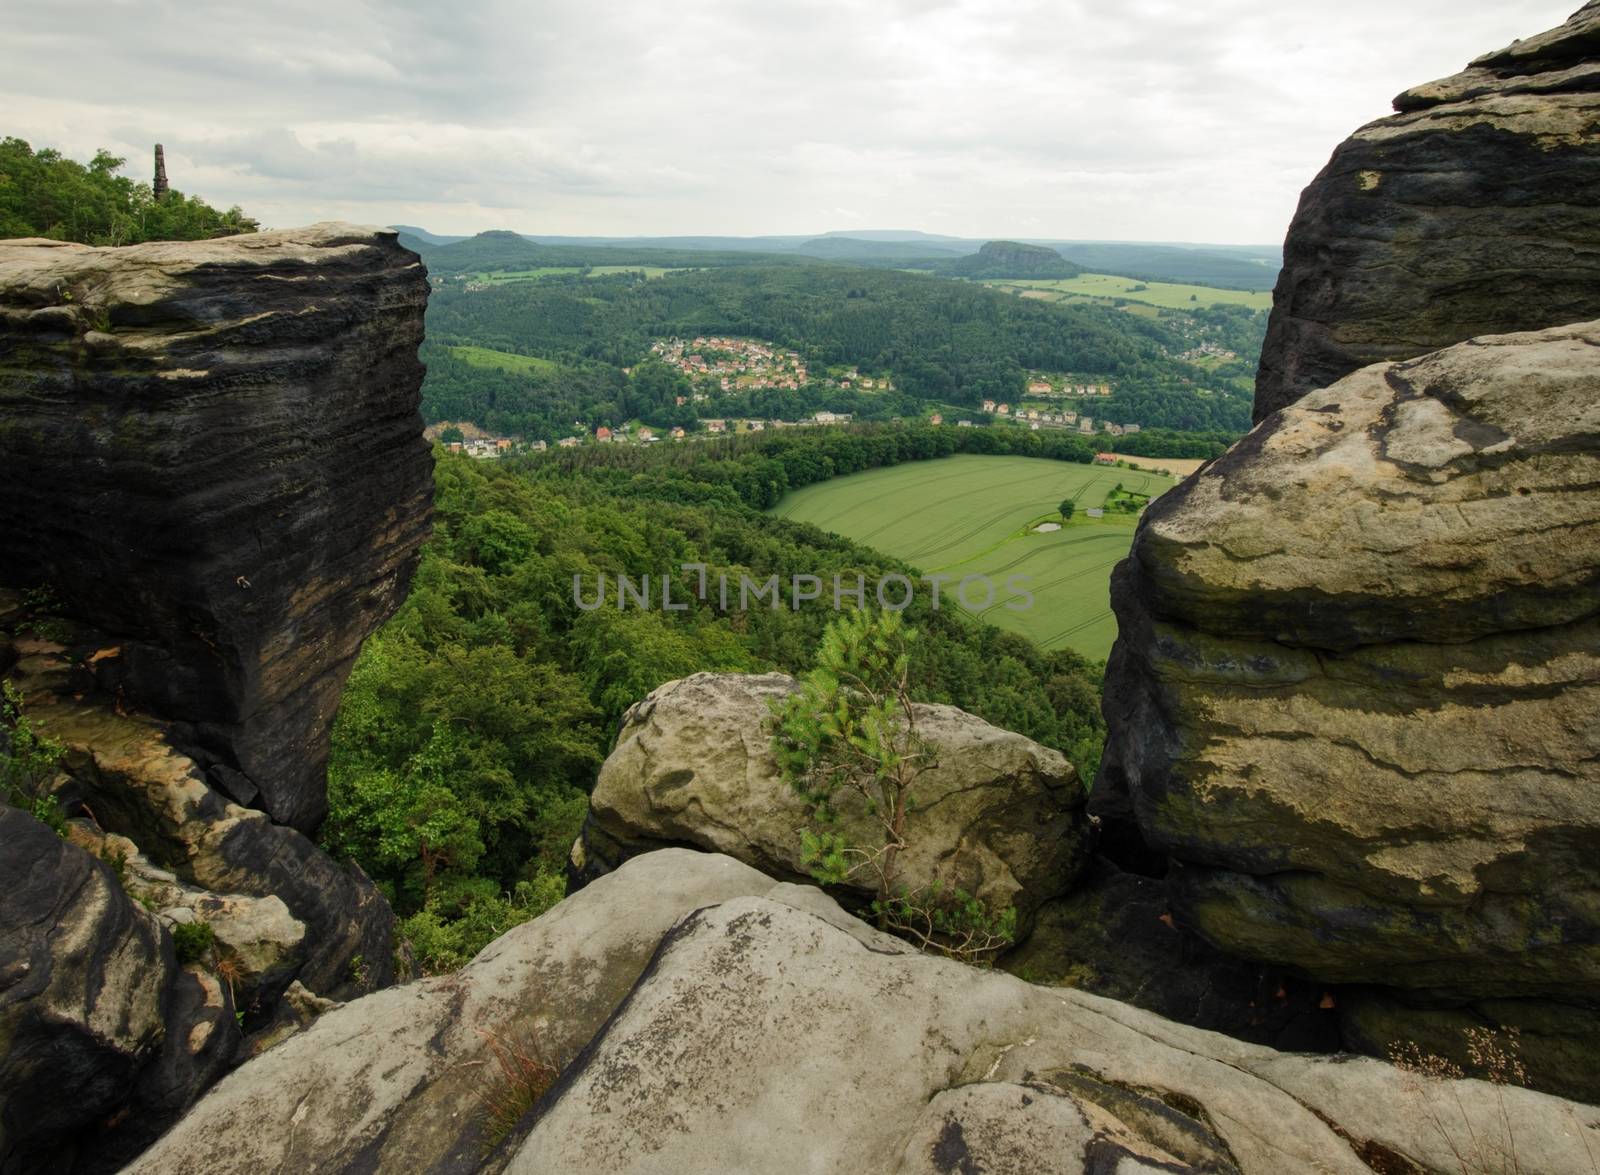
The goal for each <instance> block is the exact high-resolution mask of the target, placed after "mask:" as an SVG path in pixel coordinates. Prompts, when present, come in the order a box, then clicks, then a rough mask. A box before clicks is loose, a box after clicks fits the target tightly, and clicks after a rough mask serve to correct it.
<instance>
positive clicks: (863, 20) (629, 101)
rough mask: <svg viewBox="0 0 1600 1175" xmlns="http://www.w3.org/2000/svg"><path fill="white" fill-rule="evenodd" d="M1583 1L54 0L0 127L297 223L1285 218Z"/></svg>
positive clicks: (1165, 236) (1037, 227)
mask: <svg viewBox="0 0 1600 1175" xmlns="http://www.w3.org/2000/svg"><path fill="white" fill-rule="evenodd" d="M1578 6H1579V0H1560V2H1552V0H1297V2H1295V3H1284V2H1283V0H1202V2H1195V0H1182V2H1177V0H1049V2H1031V0H971V2H967V0H957V2H951V3H945V2H942V0H523V2H517V0H459V2H455V3H449V2H443V0H398V2H396V0H256V3H254V4H244V5H241V4H238V3H235V2H230V3H228V4H217V3H212V2H210V0H182V2H181V3H180V2H165V0H92V2H89V0H36V2H34V3H18V4H14V5H11V6H10V8H9V10H8V12H7V16H6V20H5V24H6V31H5V35H4V37H3V38H0V110H3V112H4V115H3V118H0V133H5V134H12V135H17V136H20V137H22V138H25V139H27V140H29V141H30V142H32V143H33V144H34V145H35V146H36V147H40V146H55V147H58V148H60V149H62V150H64V151H66V152H68V153H70V154H72V155H74V156H77V157H79V158H87V157H88V156H89V155H90V154H92V152H93V151H94V149H95V148H96V147H102V146H103V147H106V148H109V149H110V150H112V151H114V152H116V153H118V154H122V155H126V156H128V157H129V159H130V168H129V170H130V172H132V173H137V174H139V175H141V176H143V175H144V174H145V173H146V172H147V169H148V152H149V149H150V145H151V144H152V143H154V142H156V141H158V140H159V141H161V142H162V143H164V144H165V145H166V153H167V166H168V170H169V172H170V173H171V176H172V182H173V185H174V186H175V187H178V188H181V189H182V190H184V191H187V192H192V193H195V194H198V195H201V196H204V197H205V198H206V199H207V200H209V201H211V202H212V203H214V204H218V205H227V204H233V203H238V204H240V205H242V206H243V207H244V208H245V209H246V210H247V211H248V212H250V213H252V214H254V215H255V216H257V217H259V218H260V219H261V220H262V221H263V222H264V223H265V224H268V225H271V226H275V227H283V226H288V225H293V224H299V223H304V222H308V221H313V220H325V219H330V218H335V217H337V218H343V219H348V220H357V221H365V222H373V223H406V224H416V225H421V226H423V227H425V228H428V229H431V230H433V231H435V232H446V233H468V232H476V231H479V230H482V229H485V228H511V229H517V230H519V231H522V232H531V233H566V234H595V235H611V236H621V235H638V234H668V233H708V234H721V233H729V234H755V233H768V232H771V233H813V232H822V231H826V230H830V229H844V230H848V229H852V228H856V229H881V228H919V229H923V230H926V231H929V232H938V233H951V234H955V235H960V236H978V237H989V236H1036V237H1066V238H1104V239H1122V240H1184V241H1213V242H1235V243H1276V242H1278V241H1280V240H1282V237H1283V232H1284V229H1285V228H1286V227H1287V225H1288V221H1289V217H1290V216H1291V214H1292V213H1293V211H1294V206H1295V202H1296V200H1297V198H1298V196H1299V193H1300V190H1301V188H1303V187H1304V186H1305V185H1306V183H1307V182H1308V181H1310V179H1311V178H1312V176H1313V175H1315V174H1316V172H1317V170H1318V169H1319V168H1320V167H1321V166H1322V165H1323V163H1325V162H1326V161H1327V158H1328V155H1329V153H1330V152H1331V151H1332V149H1333V147H1334V146H1335V145H1336V144H1337V143H1338V142H1339V140H1341V139H1342V138H1344V137H1345V136H1346V135H1347V134H1349V133H1350V132H1351V131H1352V130H1354V129H1355V128H1356V127H1357V126H1359V125H1361V124H1362V123H1364V122H1367V121H1369V120H1371V119H1374V118H1378V117H1381V116H1383V115H1384V114H1386V113H1388V110H1389V106H1388V103H1389V100H1390V98H1392V97H1393V96H1394V95H1395V94H1396V93H1398V92H1399V91H1400V90H1402V89H1404V88H1406V87H1407V86H1409V85H1414V84H1417V83H1419V82H1423V81H1428V80H1431V79H1433V78H1436V77H1441V76H1444V75H1446V74H1449V73H1454V72H1456V71H1457V70H1459V69H1460V68H1462V67H1463V66H1464V65H1465V64H1466V63H1467V61H1468V60H1469V59H1471V58H1472V57H1474V56H1476V55H1478V54H1479V53H1482V52H1486V51H1488V50H1491V49H1496V48H1499V47H1501V46H1503V45H1505V44H1508V43H1509V42H1510V41H1511V40H1512V39H1514V38H1516V37H1519V36H1527V35H1529V34H1532V33H1536V32H1539V31H1541V30H1543V29H1546V28H1550V27H1552V26H1554V25H1557V24H1559V23H1561V22H1562V21H1563V20H1564V19H1565V18H1566V17H1567V16H1568V15H1570V12H1571V10H1572V9H1575V8H1577V7H1578Z"/></svg>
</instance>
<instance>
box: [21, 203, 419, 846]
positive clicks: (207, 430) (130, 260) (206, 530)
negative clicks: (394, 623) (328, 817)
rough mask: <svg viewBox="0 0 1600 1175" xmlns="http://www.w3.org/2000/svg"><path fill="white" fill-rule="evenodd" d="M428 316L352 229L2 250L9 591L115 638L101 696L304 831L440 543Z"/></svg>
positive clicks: (368, 235) (381, 238) (243, 798)
mask: <svg viewBox="0 0 1600 1175" xmlns="http://www.w3.org/2000/svg"><path fill="white" fill-rule="evenodd" d="M427 293H428V283H427V278H426V275H425V273H424V271H423V269H422V266H421V264H420V263H419V262H418V261H417V258H416V255H415V254H413V253H411V252H409V251H407V250H405V249H403V248H401V247H400V246H399V244H398V243H397V242H396V234H395V233H394V232H393V231H391V230H386V229H373V228H358V227H356V226H353V225H347V224H322V225H316V226H313V227H311V228H305V229H294V230H288V231H283V232H271V233H260V234H256V235H248V236H239V237H230V238H228V239H225V240H216V241H196V242H167V243H159V244H148V245H135V246H131V247H128V248H121V249H97V248H90V247H88V246H84V245H70V244H64V243H62V242H59V241H39V240H28V241H9V242H0V354H4V355H5V360H4V361H3V362H0V586H4V585H9V586H11V587H15V588H26V589H37V588H41V587H42V588H46V589H48V590H49V591H51V592H53V593H54V595H55V596H56V597H57V598H58V599H59V600H60V601H61V602H62V603H63V604H64V605H65V606H66V608H67V610H68V611H69V613H70V614H71V615H73V616H76V617H78V618H80V619H82V620H85V621H88V622H90V623H92V624H95V625H96V626H98V627H100V628H102V629H104V630H106V631H108V632H111V633H113V634H115V635H116V636H117V637H118V642H117V644H116V646H115V650H116V651H115V656H113V657H110V658H108V659H107V660H106V661H105V662H104V663H102V664H100V665H98V666H97V671H98V674H99V676H100V677H101V679H102V680H103V682H104V683H105V686H106V688H107V690H108V692H112V693H120V694H121V695H122V697H123V698H124V701H125V702H126V703H127V704H129V705H133V704H137V705H139V706H142V707H145V708H147V709H150V710H153V711H155V712H156V713H158V714H160V715H161V716H163V717H165V718H168V719H173V720H178V721H181V722H182V723H184V724H186V725H185V726H184V727H183V728H182V729H180V730H178V731H176V732H175V734H176V735H177V736H178V737H180V738H181V739H182V741H184V742H185V743H186V745H187V746H188V748H189V749H190V750H191V751H193V752H194V754H195V755H196V756H197V757H198V758H199V759H200V760H201V761H202V765H203V766H205V767H207V768H210V767H212V766H213V765H215V766H216V768H217V769H218V770H219V772H222V773H226V775H227V778H228V779H229V788H230V790H231V791H232V792H234V793H235V795H236V798H238V799H239V800H240V802H242V803H246V804H251V805H253V806H256V807H260V808H263V809H265V810H266V811H267V812H269V813H271V815H272V816H273V817H274V819H276V820H277V821H279V822H280V823H286V824H290V825H293V826H294V827H297V828H299V829H301V830H302V831H307V832H314V831H315V829H316V826H317V825H318V824H319V823H320V821H321V819H322V817H323V814H324V812H325V811H326V796H325V768H326V760H327V752H328V731H329V727H330V723H331V720H332V717H333V713H334V710H335V709H336V708H337V706H338V702H339V695H340V692H341V690H342V689H343V686H344V682H345V679H346V677H347V676H348V674H349V670H350V666H351V665H352V663H353V661H354V658H355V655H356V652H357V651H358V649H359V648H360V645H361V641H362V640H363V638H365V636H366V635H367V634H368V633H369V632H371V631H372V630H373V629H374V628H376V627H377V626H378V625H379V624H380V623H381V622H382V621H383V620H384V619H385V618H386V617H387V616H388V615H389V614H390V613H391V612H392V611H393V610H394V609H395V608H396V607H397V606H398V605H399V603H400V601H401V600H402V599H403V598H404V596H405V591H406V585H407V583H408V581H409V579H410V575H411V572H412V569H413V568H414V566H415V564H416V560H417V551H418V548H419V546H420V545H421V543H422V540H423V539H424V538H425V537H426V535H427V532H428V526H429V519H430V503H431V496H432V478H431V463H430V458H429V451H428V446H427V442H426V441H425V440H424V439H423V437H422V419H421V416H420V415H419V413H418V404H419V395H420V388H421V383H422V374H423V373H422V366H421V364H420V363H418V362H417V345H418V344H419V343H420V342H421V340H422V314H423V307H424V304H425V303H426V300H427Z"/></svg>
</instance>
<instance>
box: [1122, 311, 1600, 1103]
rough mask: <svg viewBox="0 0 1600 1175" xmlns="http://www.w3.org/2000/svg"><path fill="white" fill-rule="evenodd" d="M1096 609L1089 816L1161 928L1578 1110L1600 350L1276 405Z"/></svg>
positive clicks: (1178, 506) (1406, 376) (1590, 798)
mask: <svg viewBox="0 0 1600 1175" xmlns="http://www.w3.org/2000/svg"><path fill="white" fill-rule="evenodd" d="M1113 603H1114V605H1115V607H1116V610H1117V615H1118V619H1119V623H1120V636H1119V638H1118V641H1117V645H1116V647H1115V648H1114V650H1113V652H1112V657H1111V660H1110V663H1109V665H1108V671H1107V682H1106V696H1105V710H1106V715H1107V720H1108V724H1109V727H1110V732H1109V737H1108V743H1107V748H1106V754H1105V760H1104V764H1103V768H1102V772H1101V775H1100V778H1099V780H1098V781H1097V786H1096V791H1095V795H1094V798H1093V800H1092V802H1091V809H1092V810H1093V811H1095V812H1097V813H1098V814H1099V815H1100V816H1101V817H1102V819H1103V820H1104V821H1105V822H1106V823H1107V824H1108V826H1110V827H1112V828H1113V829H1115V828H1116V827H1117V826H1118V825H1119V824H1120V825H1122V826H1123V828H1124V829H1127V828H1130V827H1131V828H1132V829H1133V830H1134V832H1136V834H1137V835H1138V836H1139V837H1140V838H1142V840H1143V841H1144V842H1145V843H1146V844H1147V845H1148V846H1150V848H1152V849H1153V850H1154V851H1155V852H1156V853H1157V854H1158V855H1159V856H1161V857H1163V858H1165V859H1167V860H1168V861H1169V862H1170V863H1171V868H1170V870H1169V872H1168V874H1167V882H1166V885H1167V891H1168V896H1169V899H1170V900H1171V903H1172V912H1173V915H1174V916H1175V917H1176V918H1177V920H1178V921H1179V922H1180V923H1182V924H1184V925H1186V926H1189V927H1192V928H1194V929H1195V930H1197V931H1199V933H1201V934H1202V935H1203V936H1204V937H1205V938H1207V939H1208V940H1209V941H1211V942H1212V943H1214V944H1215V945H1217V946H1218V947H1220V948H1221V949H1223V950H1225V951H1227V952H1229V953H1232V954H1234V955H1237V956H1242V957H1245V958H1250V959H1257V960H1262V961H1266V962H1270V963H1273V964H1278V965H1283V966H1288V967H1292V968H1294V969H1297V970H1299V971H1300V972H1302V973H1305V974H1310V975H1312V976H1315V977H1316V978H1318V979H1320V980H1323V981H1329V982H1340V983H1351V984H1361V985H1375V986H1376V987H1378V988H1381V989H1387V990H1389V991H1391V992H1393V991H1394V990H1395V989H1399V990H1400V991H1401V992H1402V993H1409V995H1408V996H1407V999H1408V1000H1409V1002H1410V1003H1412V1004H1413V1005H1416V1004H1421V1005H1425V1006H1428V1007H1433V1008H1436V1009H1437V1008H1455V1009H1457V1010H1459V1011H1460V1012H1461V1013H1462V1015H1464V1016H1466V1017H1467V1018H1469V1019H1472V1020H1474V1022H1476V1023H1479V1024H1483V1023H1491V1024H1492V1023H1502V1024H1518V1023H1521V1024H1524V1025H1525V1026H1526V1027H1527V1028H1528V1031H1527V1033H1526V1034H1525V1042H1526V1043H1527V1045H1528V1048H1529V1061H1530V1067H1531V1068H1533V1069H1534V1070H1535V1076H1536V1078H1537V1079H1538V1080H1541V1081H1542V1082H1544V1083H1545V1084H1546V1085H1547V1086H1548V1087H1551V1088H1557V1089H1562V1090H1565V1091H1567V1092H1572V1093H1581V1094H1584V1095H1586V1096H1591V1097H1592V1096H1597V1095H1600V1063H1597V1062H1600V1031H1597V1028H1596V1025H1597V1024H1600V1018H1597V1015H1596V1011H1595V1009H1597V1008H1600V914H1597V911H1600V858H1597V856H1596V854H1595V852H1594V848H1595V846H1596V844H1600V721H1597V715H1600V323H1591V324H1587V325H1580V326H1572V327H1563V328H1558V329H1553V330H1546V331H1541V332H1533V333H1526V334H1514V335H1502V336H1493V337H1486V338H1481V339H1476V340H1473V341H1471V342H1468V343H1464V344H1461V345H1458V346H1455V347H1451V348H1448V349H1446V350H1444V351H1440V352H1438V353H1436V354H1432V355H1429V356H1425V357H1423V358H1419V359H1415V360H1411V361H1408V362H1403V363H1390V364H1381V365H1378V366H1374V367H1370V368H1366V369H1364V370H1362V371H1359V372H1357V373H1355V374H1353V375H1350V376H1347V377H1346V378H1345V379H1343V380H1340V381H1339V382H1337V383H1336V384H1334V385H1333V386H1331V387H1329V388H1327V389H1326V390H1323V391H1319V392H1314V393H1312V394H1310V395H1308V396H1306V397H1304V398H1302V399H1301V400H1299V401H1298V402H1297V403H1295V404H1294V405H1292V406H1291V407H1289V408H1287V409H1284V410H1282V411H1281V412H1280V413H1278V414H1277V415H1275V416H1273V417H1272V418H1271V419H1269V420H1268V421H1267V422H1265V423H1264V424H1262V425H1260V426H1258V427H1257V429H1256V430H1255V431H1254V432H1253V433H1251V434H1250V436H1248V437H1247V438H1246V439H1245V440H1243V441H1241V442H1240V443H1239V444H1238V445H1236V446H1235V447H1234V448H1233V449H1231V450H1230V451H1229V452H1228V453H1227V454H1226V455H1224V456H1223V457H1221V458H1219V459H1218V460H1217V461H1215V462H1213V463H1212V464H1210V465H1209V466H1207V467H1206V468H1205V469H1204V470H1202V471H1201V472H1199V473H1198V474H1197V475H1195V476H1194V477H1192V478H1191V479H1190V480H1189V481H1187V482H1186V483H1184V484H1183V485H1182V486H1181V487H1179V488H1178V489H1176V490H1174V491H1172V492H1170V493H1168V494H1166V495H1164V496H1163V497H1162V498H1160V499H1159V500H1158V501H1157V502H1156V503H1154V504H1153V506H1152V507H1151V509H1150V510H1149V511H1148V512H1147V515H1146V517H1145V519H1144V521H1143V523H1142V524H1141V526H1140V529H1139V531H1138V534H1137V536H1136V538H1135V540H1134V544H1133V548H1132V550H1131V552H1130V555H1129V558H1128V559H1127V560H1126V561H1125V562H1124V563H1123V564H1122V565H1121V566H1120V567H1119V569H1118V571H1117V573H1116V576H1115V580H1114V588H1113ZM1519 1001H1521V1003H1519ZM1529 1001H1531V1002H1529ZM1374 1006H1375V1005H1374V1004H1372V1003H1371V1002H1370V1001H1368V1002H1367V1003H1366V1005H1365V1007H1366V1008H1367V1009H1368V1017H1367V1022H1366V1027H1364V1028H1361V1029H1359V1030H1356V1031H1355V1035H1356V1036H1358V1037H1361V1038H1363V1039H1364V1040H1365V1042H1366V1043H1367V1044H1368V1045H1369V1047H1371V1046H1374V1045H1377V1044H1378V1043H1379V1042H1376V1041H1374V1040H1373V1039H1372V1037H1373V1036H1374V1035H1375V1034H1377V1033H1379V1032H1380V1031H1384V1030H1382V1029H1380V1028H1378V1027H1377V1025H1378V1024H1380V1023H1381V1020H1380V1019H1379V1018H1376V1017H1374V1016H1373V1015H1372V1014H1371V1013H1372V1008H1373V1007H1374ZM1491 1007H1492V1008H1493V1009H1494V1011H1493V1012H1492V1013H1491V1012H1490V1011H1489V1010H1488V1009H1490V1008H1491ZM1518 1007H1521V1008H1523V1009H1524V1011H1525V1013H1526V1015H1525V1016H1521V1017H1519V1016H1518V1015H1513V1013H1514V1012H1515V1010H1516V1008H1518ZM1387 1023H1388V1025H1389V1029H1391V1030H1392V1029H1395V1028H1396V1025H1397V1023H1398V1021H1397V1018H1396V1017H1395V1016H1394V1015H1393V1014H1392V1007H1391V1014H1390V1015H1389V1017H1388V1021H1387ZM1353 1030H1354V1029H1353ZM1433 1035H1434V1036H1437V1035H1438V1034H1437V1033H1435V1034H1433ZM1546 1038H1550V1039H1557V1038H1558V1039H1559V1047H1552V1048H1551V1049H1549V1050H1545V1052H1544V1053H1541V1047H1542V1044H1541V1042H1542V1041H1543V1040H1544V1039H1546ZM1574 1040H1578V1041H1586V1042H1587V1043H1585V1044H1582V1045H1581V1047H1580V1048H1578V1049H1577V1050H1576V1051H1575V1050H1574Z"/></svg>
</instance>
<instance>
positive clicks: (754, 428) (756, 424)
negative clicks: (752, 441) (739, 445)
mask: <svg viewBox="0 0 1600 1175" xmlns="http://www.w3.org/2000/svg"><path fill="white" fill-rule="evenodd" d="M744 426H745V428H747V429H749V430H750V431H751V432H760V431H761V430H762V429H764V428H766V427H767V426H766V425H764V424H762V423H761V421H759V420H747V421H745V422H744Z"/></svg>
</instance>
